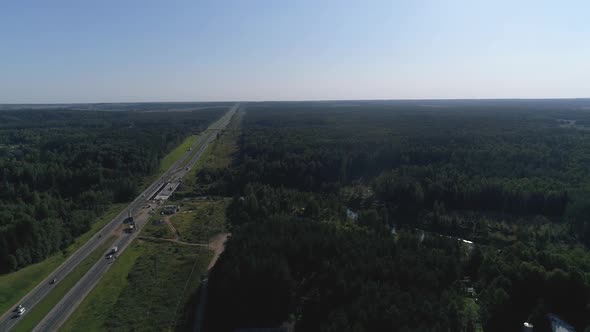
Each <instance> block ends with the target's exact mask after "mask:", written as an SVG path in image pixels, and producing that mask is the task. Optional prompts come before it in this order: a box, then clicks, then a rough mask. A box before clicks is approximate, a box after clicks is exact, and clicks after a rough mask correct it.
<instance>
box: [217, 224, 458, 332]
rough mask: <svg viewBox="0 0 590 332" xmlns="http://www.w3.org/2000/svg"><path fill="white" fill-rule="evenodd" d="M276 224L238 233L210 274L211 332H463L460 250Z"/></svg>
mask: <svg viewBox="0 0 590 332" xmlns="http://www.w3.org/2000/svg"><path fill="white" fill-rule="evenodd" d="M417 243H418V242H417V241H416V240H415V239H413V238H412V237H408V238H407V239H402V240H399V241H397V242H396V241H394V239H393V238H392V237H390V236H387V235H386V234H384V233H374V232H367V231H366V230H363V229H359V228H356V227H354V226H352V225H349V226H344V225H338V224H325V223H319V222H312V221H309V220H301V219H299V220H293V219H288V218H287V219H285V218H279V219H276V218H270V219H268V220H265V221H260V222H255V223H248V224H247V225H244V226H242V227H240V228H239V229H237V231H236V232H235V235H233V236H232V238H231V239H230V240H229V243H228V245H227V249H226V251H225V252H224V254H223V255H222V257H221V258H220V260H219V262H218V263H217V265H216V266H215V268H214V269H213V271H212V272H211V274H210V278H209V280H210V282H209V303H208V307H207V310H208V312H209V315H208V320H207V328H209V329H211V330H215V331H233V330H234V329H236V328H244V327H271V326H280V325H281V324H282V323H283V322H288V321H292V320H293V319H294V318H295V319H296V320H297V323H296V329H297V330H299V331H383V330H389V331H427V330H428V331H430V330H437V331H447V330H450V331H460V330H462V329H463V328H464V326H466V325H468V323H469V322H467V321H465V317H464V316H463V314H462V312H461V310H462V302H461V301H462V300H461V297H460V296H459V295H458V294H457V293H456V292H454V291H453V290H450V289H449V288H450V286H451V284H452V283H453V282H455V281H456V280H457V278H458V276H459V273H460V265H459V263H458V262H459V257H460V256H461V250H460V248H459V246H458V244H457V243H456V242H454V241H449V240H447V241H444V240H441V241H439V242H438V243H437V242H432V243H425V244H424V245H422V246H418V245H417Z"/></svg>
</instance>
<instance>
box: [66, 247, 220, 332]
mask: <svg viewBox="0 0 590 332" xmlns="http://www.w3.org/2000/svg"><path fill="white" fill-rule="evenodd" d="M211 256H212V253H211V251H209V250H207V249H205V248H200V247H193V246H187V245H181V244H176V243H171V242H158V241H146V240H139V241H138V240H136V241H134V242H133V244H132V245H131V247H129V249H128V250H126V251H125V252H123V254H122V255H121V256H120V257H119V259H118V260H117V261H116V263H115V266H113V267H112V268H111V269H110V270H109V271H108V272H107V273H106V275H105V277H104V278H103V279H102V280H101V281H100V282H99V284H98V286H97V287H96V288H95V289H94V290H93V291H92V292H91V293H90V294H89V296H87V297H86V299H84V301H83V302H82V304H81V306H80V307H79V308H78V310H76V311H75V312H74V313H73V315H72V316H71V317H70V319H69V320H68V321H67V322H66V324H65V325H64V326H63V327H62V331H80V330H84V331H104V330H117V331H119V330H120V331H172V330H174V328H175V326H177V325H180V324H184V322H183V321H182V317H183V315H182V313H183V309H184V308H185V306H186V303H187V302H188V300H189V297H190V295H191V294H194V293H195V292H196V290H197V289H198V287H199V285H200V276H201V275H202V274H203V273H204V272H205V271H206V269H207V264H208V262H209V260H210V259H211ZM121 308H124V310H121Z"/></svg>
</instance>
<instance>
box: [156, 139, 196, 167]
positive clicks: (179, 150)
mask: <svg viewBox="0 0 590 332" xmlns="http://www.w3.org/2000/svg"><path fill="white" fill-rule="evenodd" d="M198 137H199V136H198V135H190V136H189V137H187V138H185V140H184V141H183V142H182V143H181V144H180V145H179V146H177V147H176V148H175V149H174V150H172V151H170V153H168V154H167V155H166V156H165V157H164V158H163V159H162V160H161V161H160V169H159V171H158V172H159V173H160V174H161V173H163V172H165V171H166V170H167V169H169V168H170V167H171V166H172V165H173V164H174V163H175V162H176V161H177V160H178V159H179V158H180V157H182V155H183V154H184V153H185V152H186V151H187V150H188V149H189V148H190V147H191V146H193V144H195V143H196V142H197V139H198Z"/></svg>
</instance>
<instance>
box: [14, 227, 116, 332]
mask: <svg viewBox="0 0 590 332" xmlns="http://www.w3.org/2000/svg"><path fill="white" fill-rule="evenodd" d="M114 240H115V237H114V236H111V237H110V238H108V239H107V240H106V241H105V242H104V243H103V244H102V245H101V246H100V247H98V248H96V249H95V250H94V251H93V252H92V254H90V255H89V256H88V257H86V259H84V260H83V261H82V263H80V264H79V265H78V266H77V267H76V268H75V269H74V270H72V272H70V273H69V274H68V275H67V276H66V277H65V278H64V279H63V280H61V281H60V282H59V283H58V284H57V285H56V286H55V287H54V288H53V289H52V290H51V292H49V294H47V296H45V298H43V300H41V302H39V303H38V304H37V305H36V306H35V307H33V308H32V309H31V311H30V312H29V313H28V314H27V315H26V316H25V317H24V318H23V320H21V321H20V322H18V323H17V324H16V325H15V326H14V331H16V332H18V331H31V330H32V329H33V328H34V327H35V326H36V325H37V324H38V323H39V322H40V321H41V320H42V319H43V317H45V315H47V313H49V311H51V309H52V308H53V307H54V306H55V305H56V304H57V303H58V302H59V301H60V300H61V299H62V298H63V297H64V295H65V294H66V293H67V292H68V291H69V290H70V289H71V288H72V287H74V285H75V284H76V283H77V282H78V280H80V278H82V276H84V274H86V272H88V270H90V268H91V267H92V266H93V265H94V264H95V263H96V261H98V260H99V259H100V258H101V257H102V256H103V255H104V253H105V252H106V251H107V250H108V248H109V247H110V246H111V244H112V243H113V241H114Z"/></svg>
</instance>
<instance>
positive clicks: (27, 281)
mask: <svg viewBox="0 0 590 332" xmlns="http://www.w3.org/2000/svg"><path fill="white" fill-rule="evenodd" d="M124 206H125V204H114V205H112V206H111V207H110V208H109V209H108V210H107V212H106V213H105V214H104V215H102V216H101V217H100V218H98V219H97V220H96V222H94V223H93V224H92V226H91V228H90V230H89V231H87V232H86V233H84V234H82V235H81V236H80V237H78V238H77V239H76V241H74V243H72V244H71V245H70V246H69V247H68V248H66V249H65V250H63V251H60V252H58V253H55V254H54V255H52V256H49V257H48V258H47V259H45V260H44V261H42V262H40V263H36V264H32V265H29V266H27V267H25V268H22V269H20V270H18V271H16V272H13V273H9V274H5V275H2V276H0V313H3V312H5V311H7V310H9V309H10V308H11V307H12V306H14V304H16V302H17V301H18V300H20V299H21V298H22V297H23V296H25V294H27V293H28V292H29V291H31V290H32V289H33V288H35V286H36V285H37V284H39V283H40V282H41V281H43V279H45V278H46V277H47V276H48V275H49V274H50V273H52V272H53V270H55V269H56V268H57V267H58V266H59V265H60V264H61V263H63V262H64V261H65V260H66V258H68V257H69V256H70V255H71V254H72V253H73V252H75V251H76V250H78V249H79V248H80V247H81V246H82V245H83V244H84V243H86V241H88V240H89V239H90V238H91V237H92V236H93V235H94V234H95V233H96V232H98V230H100V229H101V228H102V227H104V225H106V224H107V223H108V222H109V221H111V220H112V219H113V218H114V217H115V216H116V215H117V214H119V212H121V210H122V209H123V208H124Z"/></svg>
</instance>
